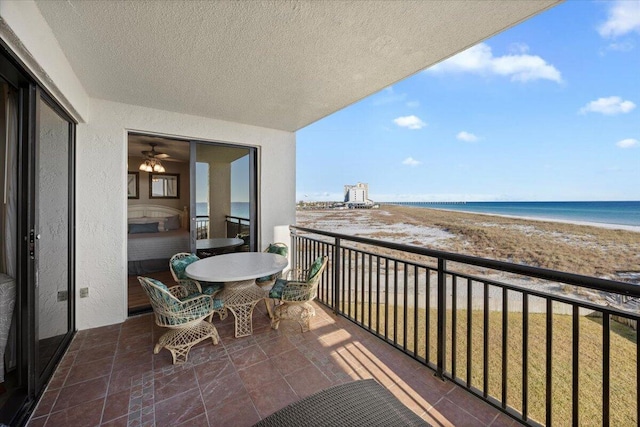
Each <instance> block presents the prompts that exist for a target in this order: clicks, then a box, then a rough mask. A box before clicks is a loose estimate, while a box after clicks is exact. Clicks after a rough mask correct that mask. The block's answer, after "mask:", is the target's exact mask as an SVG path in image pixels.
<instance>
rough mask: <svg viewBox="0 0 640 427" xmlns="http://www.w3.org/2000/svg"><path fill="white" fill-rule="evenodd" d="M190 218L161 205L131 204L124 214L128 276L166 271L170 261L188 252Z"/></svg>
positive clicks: (185, 210) (186, 213) (183, 211)
mask: <svg viewBox="0 0 640 427" xmlns="http://www.w3.org/2000/svg"><path fill="white" fill-rule="evenodd" d="M188 224H189V215H188V212H187V208H186V207H185V209H184V210H182V211H181V210H178V209H175V208H171V207H167V206H160V205H133V206H129V207H128V212H127V261H128V273H129V275H138V274H148V273H152V272H154V271H162V270H166V269H167V268H168V263H169V258H171V256H173V255H174V254H176V253H178V252H189V251H190V241H189V227H188Z"/></svg>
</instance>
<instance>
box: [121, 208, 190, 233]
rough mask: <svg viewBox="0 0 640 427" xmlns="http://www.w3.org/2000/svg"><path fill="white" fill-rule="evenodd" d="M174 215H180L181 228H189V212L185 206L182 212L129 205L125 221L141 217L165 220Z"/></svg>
mask: <svg viewBox="0 0 640 427" xmlns="http://www.w3.org/2000/svg"><path fill="white" fill-rule="evenodd" d="M174 215H180V225H181V226H182V228H186V229H188V228H189V212H188V211H187V207H186V206H185V207H184V210H179V209H176V208H171V207H169V206H160V205H131V206H128V207H127V219H131V218H143V217H146V218H165V217H168V216H174Z"/></svg>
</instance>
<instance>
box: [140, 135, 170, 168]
mask: <svg viewBox="0 0 640 427" xmlns="http://www.w3.org/2000/svg"><path fill="white" fill-rule="evenodd" d="M149 145H150V146H151V150H145V151H142V154H143V155H144V156H146V157H147V158H146V159H145V160H144V161H143V162H142V163H141V164H140V168H139V169H140V170H141V171H145V172H159V173H163V172H165V168H164V166H162V162H161V160H166V159H168V158H169V157H170V156H169V155H168V154H165V153H161V152H159V151H156V146H157V145H158V144H156V143H154V142H150V143H149Z"/></svg>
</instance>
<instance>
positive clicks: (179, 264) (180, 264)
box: [171, 254, 200, 279]
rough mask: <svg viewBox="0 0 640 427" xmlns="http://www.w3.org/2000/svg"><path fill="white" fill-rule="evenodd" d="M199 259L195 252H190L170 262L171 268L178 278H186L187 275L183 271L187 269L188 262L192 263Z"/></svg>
mask: <svg viewBox="0 0 640 427" xmlns="http://www.w3.org/2000/svg"><path fill="white" fill-rule="evenodd" d="M199 259H200V258H198V256H197V255H195V254H191V255H189V256H186V257H184V258H181V259H175V260H173V261H172V262H171V268H172V269H173V271H174V273H175V274H176V277H178V279H188V278H189V277H187V274H186V273H185V272H184V271H185V270H186V269H187V267H188V266H189V264H193V263H194V262H196V261H198V260H199Z"/></svg>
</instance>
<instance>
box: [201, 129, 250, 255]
mask: <svg viewBox="0 0 640 427" xmlns="http://www.w3.org/2000/svg"><path fill="white" fill-rule="evenodd" d="M190 159H191V180H190V182H191V213H192V214H191V218H192V224H191V241H192V242H191V244H192V251H194V252H195V251H196V248H197V246H198V243H197V241H198V240H208V239H217V238H229V237H240V238H242V239H243V240H244V241H245V244H244V245H242V246H240V247H236V248H235V250H247V251H248V250H255V249H256V247H257V202H256V200H257V198H256V194H257V193H256V149H255V148H253V147H243V146H238V145H229V144H221V143H209V142H199V141H192V142H191V154H190ZM199 246H200V247H204V246H203V245H202V244H201V245H199Z"/></svg>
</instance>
